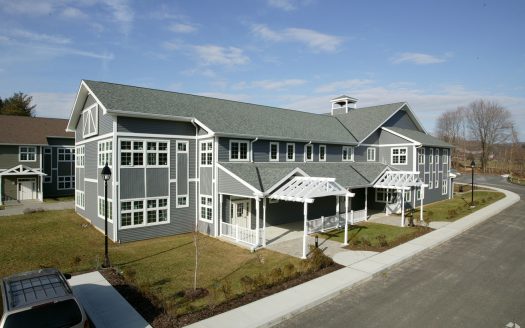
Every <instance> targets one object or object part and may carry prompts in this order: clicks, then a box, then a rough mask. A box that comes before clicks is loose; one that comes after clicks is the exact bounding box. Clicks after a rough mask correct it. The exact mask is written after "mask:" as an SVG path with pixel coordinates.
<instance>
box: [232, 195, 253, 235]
mask: <svg viewBox="0 0 525 328" xmlns="http://www.w3.org/2000/svg"><path fill="white" fill-rule="evenodd" d="M230 214H231V220H232V223H233V224H234V225H237V226H239V227H242V228H246V229H251V224H250V223H251V212H250V200H232V202H231V209H230Z"/></svg>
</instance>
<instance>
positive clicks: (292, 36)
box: [252, 24, 343, 52]
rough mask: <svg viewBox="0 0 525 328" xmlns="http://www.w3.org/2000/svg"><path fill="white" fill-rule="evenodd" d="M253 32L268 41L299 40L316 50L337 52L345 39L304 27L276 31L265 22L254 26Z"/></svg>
mask: <svg viewBox="0 0 525 328" xmlns="http://www.w3.org/2000/svg"><path fill="white" fill-rule="evenodd" d="M252 32H253V33H254V34H255V35H257V36H258V37H260V38H262V39H265V40H268V41H273V42H298V43H301V44H304V45H306V46H307V47H309V48H310V49H312V50H313V51H314V52H335V51H337V50H338V48H339V46H340V45H341V44H342V43H343V39H342V38H340V37H338V36H334V35H329V34H324V33H321V32H317V31H314V30H309V29H304V28H286V29H284V30H280V31H275V30H272V29H270V28H269V27H267V26H266V25H264V24H255V25H253V26H252Z"/></svg>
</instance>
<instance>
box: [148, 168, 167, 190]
mask: <svg viewBox="0 0 525 328" xmlns="http://www.w3.org/2000/svg"><path fill="white" fill-rule="evenodd" d="M146 193H147V195H146V197H160V196H168V195H169V176H168V168H148V169H146Z"/></svg>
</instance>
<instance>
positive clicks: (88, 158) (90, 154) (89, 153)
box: [84, 141, 99, 179]
mask: <svg viewBox="0 0 525 328" xmlns="http://www.w3.org/2000/svg"><path fill="white" fill-rule="evenodd" d="M97 147H98V143H97V141H92V142H87V143H85V144H84V168H85V170H86V176H85V177H86V178H89V179H97V177H98V175H99V169H98V167H97V166H98V163H97V161H98V160H97V155H98V148H97Z"/></svg>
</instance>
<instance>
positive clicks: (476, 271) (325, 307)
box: [279, 176, 525, 328]
mask: <svg viewBox="0 0 525 328" xmlns="http://www.w3.org/2000/svg"><path fill="white" fill-rule="evenodd" d="M469 179H470V177H465V176H462V177H460V179H459V180H462V181H466V180H469ZM475 182H476V183H480V184H490V185H494V186H499V187H502V188H505V189H508V190H511V191H514V192H516V193H518V194H520V196H522V200H521V201H520V202H518V203H517V204H515V205H513V206H512V207H510V208H508V209H506V210H505V211H503V212H502V213H501V215H498V216H495V217H493V218H491V219H489V220H487V221H485V222H484V223H482V224H480V225H478V226H476V227H474V228H472V229H470V230H468V231H467V232H465V233H464V234H462V235H460V236H458V237H456V238H454V239H452V240H450V241H448V242H446V243H444V244H443V245H441V246H438V247H436V248H434V249H432V250H429V251H428V252H425V253H424V254H422V255H421V256H418V257H416V259H413V260H410V261H408V262H405V263H402V264H400V265H398V266H396V267H394V268H392V269H390V270H388V271H386V272H384V273H382V274H380V275H378V276H376V277H374V278H372V279H371V280H369V281H368V282H366V283H363V284H362V285H360V286H358V287H356V288H354V289H352V290H350V291H348V292H346V293H343V294H341V295H340V296H338V297H336V298H334V299H332V300H330V301H328V302H326V303H323V304H321V305H319V306H317V307H315V308H313V309H311V310H309V311H307V312H305V313H302V314H300V315H298V316H296V317H294V318H292V319H290V320H288V321H285V322H283V323H281V324H280V325H279V327H491V328H492V327H505V326H506V325H507V324H509V323H511V322H513V323H517V324H519V325H520V326H521V327H525V201H524V200H523V199H524V198H525V187H520V186H515V185H510V184H508V183H506V182H505V181H504V180H503V179H502V178H500V177H476V181H475Z"/></svg>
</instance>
